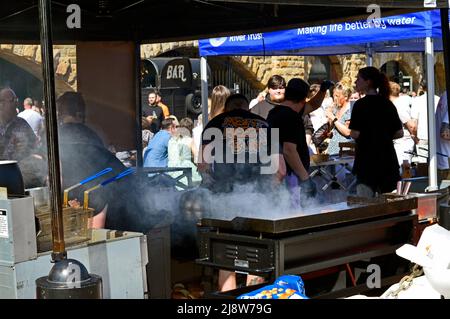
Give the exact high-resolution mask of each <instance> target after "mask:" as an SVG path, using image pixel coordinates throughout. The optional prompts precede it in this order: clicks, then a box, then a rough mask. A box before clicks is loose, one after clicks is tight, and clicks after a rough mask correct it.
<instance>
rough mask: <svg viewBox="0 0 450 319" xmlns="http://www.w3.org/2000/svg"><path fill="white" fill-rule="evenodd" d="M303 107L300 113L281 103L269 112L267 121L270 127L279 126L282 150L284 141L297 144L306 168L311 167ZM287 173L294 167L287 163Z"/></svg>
mask: <svg viewBox="0 0 450 319" xmlns="http://www.w3.org/2000/svg"><path fill="white" fill-rule="evenodd" d="M302 117H303V109H302V110H301V111H300V113H297V112H295V111H294V110H292V109H291V108H289V107H287V106H284V105H279V106H277V107H275V108H273V109H272V110H271V111H270V112H269V116H268V117H267V122H269V125H270V128H278V129H279V135H280V152H282V147H283V143H284V142H289V143H293V144H295V145H297V152H298V154H299V156H300V160H301V161H302V163H303V166H304V167H305V169H306V170H308V169H309V150H308V145H307V144H306V134H305V127H304V123H303V118H302ZM286 167H287V173H288V174H290V173H292V169H291V167H290V166H289V164H288V163H286Z"/></svg>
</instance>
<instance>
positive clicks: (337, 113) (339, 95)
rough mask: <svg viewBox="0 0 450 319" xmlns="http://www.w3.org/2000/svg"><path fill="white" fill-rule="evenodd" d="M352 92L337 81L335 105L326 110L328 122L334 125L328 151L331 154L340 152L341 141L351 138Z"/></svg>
mask: <svg viewBox="0 0 450 319" xmlns="http://www.w3.org/2000/svg"><path fill="white" fill-rule="evenodd" d="M351 94H352V91H351V90H350V89H349V88H347V87H345V86H344V85H342V84H341V83H337V84H336V86H335V88H334V90H333V100H334V106H333V107H331V108H328V109H327V110H326V111H325V115H326V117H327V119H328V123H330V125H331V127H333V130H332V132H333V137H332V138H331V140H330V143H329V144H328V149H327V153H328V154H330V155H338V154H339V143H340V142H348V141H350V140H351V137H350V129H349V128H348V126H349V125H350V117H351V110H350V102H349V98H350V95H351Z"/></svg>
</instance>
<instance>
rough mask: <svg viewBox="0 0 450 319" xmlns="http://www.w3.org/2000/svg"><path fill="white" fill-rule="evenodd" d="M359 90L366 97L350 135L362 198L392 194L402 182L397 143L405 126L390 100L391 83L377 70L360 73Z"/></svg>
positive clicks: (355, 109)
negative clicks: (353, 144) (394, 141)
mask: <svg viewBox="0 0 450 319" xmlns="http://www.w3.org/2000/svg"><path fill="white" fill-rule="evenodd" d="M355 85H356V90H357V91H358V92H360V93H361V94H364V95H365V96H364V97H363V98H362V99H359V100H358V101H356V102H355V105H354V106H353V110H352V115H351V120H350V126H349V128H350V130H351V131H350V136H351V137H352V138H354V139H355V141H356V152H355V163H354V166H353V173H354V174H355V176H356V178H357V186H356V192H357V195H358V196H362V197H373V196H374V195H375V193H379V194H381V193H386V192H391V191H392V190H394V189H395V188H396V184H397V181H399V180H400V172H399V166H398V160H397V155H396V153H395V149H394V145H393V140H394V139H397V138H400V137H402V136H403V126H402V123H401V121H400V118H399V116H398V113H397V109H396V108H395V106H394V104H393V103H392V102H391V101H390V100H389V95H390V87H389V81H388V79H387V77H386V75H384V74H383V73H381V72H380V71H379V70H378V69H377V68H374V67H365V68H362V69H360V70H359V72H358V76H357V79H356V82H355Z"/></svg>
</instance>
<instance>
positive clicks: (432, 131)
mask: <svg viewBox="0 0 450 319" xmlns="http://www.w3.org/2000/svg"><path fill="white" fill-rule="evenodd" d="M425 55H426V59H425V61H426V69H427V104H428V110H427V113H428V188H427V190H428V191H433V190H437V189H438V183H437V159H436V118H435V110H434V49H433V39H432V38H431V37H426V39H425Z"/></svg>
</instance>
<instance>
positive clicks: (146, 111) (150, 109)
mask: <svg viewBox="0 0 450 319" xmlns="http://www.w3.org/2000/svg"><path fill="white" fill-rule="evenodd" d="M142 116H143V117H148V116H156V119H153V121H152V124H151V125H150V131H151V132H152V133H153V134H156V133H157V132H158V131H159V130H160V129H161V122H162V121H163V120H164V112H163V109H162V108H161V107H160V106H157V105H152V106H150V105H144V106H143V108H142Z"/></svg>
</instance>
